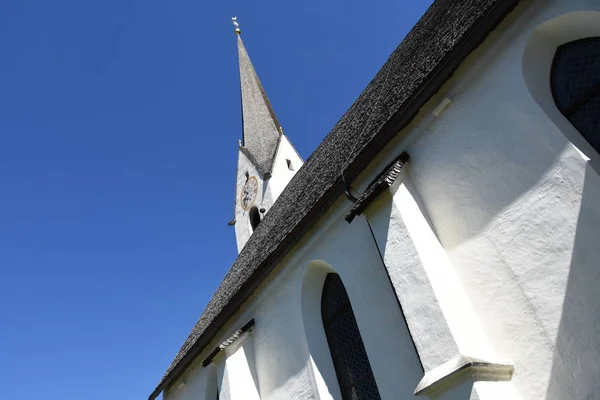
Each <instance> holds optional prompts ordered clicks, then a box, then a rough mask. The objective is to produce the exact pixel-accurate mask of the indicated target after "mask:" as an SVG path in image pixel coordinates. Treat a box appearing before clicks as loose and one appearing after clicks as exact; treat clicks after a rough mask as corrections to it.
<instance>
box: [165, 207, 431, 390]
mask: <svg viewBox="0 0 600 400" xmlns="http://www.w3.org/2000/svg"><path fill="white" fill-rule="evenodd" d="M340 204H341V205H342V206H343V208H340V207H337V210H335V212H334V213H332V214H331V215H330V216H328V217H327V218H325V219H324V220H323V222H322V223H321V224H320V225H319V226H318V227H315V229H314V231H313V233H312V235H309V237H310V239H309V240H307V241H304V242H303V243H301V244H300V245H299V246H298V248H297V249H296V251H294V252H293V254H292V255H291V256H290V257H288V258H286V259H285V260H284V261H283V262H282V263H281V264H280V265H279V266H278V267H277V269H276V271H274V272H273V273H272V274H271V275H270V276H269V277H268V278H267V280H266V281H265V282H264V283H263V284H262V285H261V286H260V288H259V289H258V290H257V291H256V292H255V294H254V295H253V296H252V297H251V299H249V300H248V301H247V302H246V303H245V305H244V306H243V307H242V309H241V310H240V311H239V312H238V313H237V314H236V315H235V316H234V317H233V318H232V319H231V320H230V321H229V322H228V323H227V325H226V326H225V327H224V328H223V330H222V332H221V333H220V334H219V335H218V336H217V337H216V338H215V340H214V341H213V344H211V346H212V347H211V346H207V348H206V349H205V350H204V351H203V354H202V355H201V356H199V357H198V359H202V358H203V357H205V356H206V354H208V353H209V352H210V350H212V348H214V346H215V345H217V344H218V343H219V342H221V341H224V340H226V339H227V337H229V336H228V335H231V332H233V331H235V330H236V329H239V327H241V326H242V325H244V324H245V323H246V322H248V320H249V319H251V318H254V319H255V326H254V328H253V329H252V333H251V334H250V338H249V339H246V342H244V348H246V343H247V342H248V341H249V340H251V343H252V351H251V352H250V353H251V354H249V352H248V351H245V356H246V363H247V365H248V367H247V368H248V369H249V371H250V372H251V373H250V375H252V376H253V380H252V381H253V384H254V385H255V387H256V389H257V391H258V393H259V395H260V398H261V399H263V400H264V399H290V398H293V399H300V400H302V399H327V398H331V399H340V396H339V388H338V386H337V379H336V377H335V371H334V369H333V364H332V362H331V356H330V354H329V349H328V347H327V345H326V339H325V335H324V331H323V327H322V322H321V316H320V291H321V289H322V285H323V280H324V276H325V275H321V276H320V278H318V279H316V278H315V276H314V275H313V276H312V278H311V272H314V271H315V268H317V267H318V268H324V266H326V268H329V270H331V271H333V270H335V271H336V272H337V273H338V274H339V275H340V277H341V278H342V281H343V283H344V285H345V287H346V290H347V292H348V296H349V298H350V301H351V303H352V307H353V311H354V314H355V316H356V320H357V324H358V326H359V329H360V332H361V335H362V339H363V342H364V345H365V349H366V351H367V354H368V357H369V360H370V364H371V367H372V370H373V373H374V376H375V379H376V382H377V385H378V389H379V391H380V393H381V397H382V399H390V400H392V399H397V398H398V397H397V396H398V393H403V394H405V395H406V396H411V395H412V393H413V391H414V389H415V387H416V385H417V384H418V382H419V380H420V379H421V378H422V376H423V370H422V368H421V366H420V364H419V361H418V358H417V354H416V352H415V350H414V346H413V345H412V342H411V339H410V335H409V333H408V330H407V328H406V324H405V322H404V320H403V318H402V314H401V312H400V309H399V307H398V303H397V300H396V297H395V294H394V291H393V288H392V286H391V284H390V282H389V279H388V277H387V275H386V272H385V269H384V268H383V266H382V265H381V259H380V258H379V255H378V253H377V250H376V247H375V244H374V241H373V238H372V237H371V234H370V231H369V229H368V226H366V224H364V223H359V224H354V223H353V224H352V225H348V224H347V223H346V222H345V221H344V220H343V215H344V212H345V210H346V208H347V206H349V203H347V202H343V201H342V202H341V203H340ZM316 260H327V262H325V261H316ZM334 267H335V268H334ZM321 271H324V270H323V269H322V270H321ZM310 296H318V297H310ZM373 327H377V328H376V329H373ZM323 341H325V342H323ZM315 343H317V345H316V346H315ZM219 357H222V358H223V359H224V360H225V361H223V362H225V363H226V365H228V364H227V363H228V361H227V360H228V358H227V357H228V356H227V354H224V355H220V356H219ZM229 357H230V356H229ZM238 361H239V360H238ZM242 364H243V363H242ZM188 374H191V375H195V374H196V375H202V374H203V371H202V368H198V369H194V370H192V371H190V372H188V373H186V375H188ZM242 375H243V376H245V378H243V379H242V381H243V382H246V383H249V382H250V380H249V379H247V376H248V373H245V374H242ZM222 379H223V382H222V388H223V391H222V392H221V393H222V395H223V397H221V398H230V397H224V396H225V395H226V396H230V393H231V389H232V387H233V386H232V385H236V384H237V383H236V382H237V381H236V379H235V378H234V377H233V376H231V370H229V369H227V370H226V374H225V375H224V377H223V378H222ZM181 390H183V387H182V388H179V387H178V383H177V382H176V383H175V384H174V385H173V386H172V388H170V389H169V391H168V392H167V394H166V396H165V399H166V400H171V399H175V398H176V399H178V400H187V397H179V394H178V393H179V391H181ZM199 393H200V392H199ZM231 398H233V397H231ZM198 399H200V400H202V399H203V398H202V397H198Z"/></svg>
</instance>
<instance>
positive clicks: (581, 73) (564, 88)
mask: <svg viewBox="0 0 600 400" xmlns="http://www.w3.org/2000/svg"><path fill="white" fill-rule="evenodd" d="M550 81H551V82H550V84H551V87H552V95H553V97H554V102H555V103H556V106H557V107H558V109H559V110H560V112H561V113H562V114H563V115H564V116H565V117H567V119H568V120H569V121H570V122H571V123H572V124H573V126H574V127H575V128H577V130H579V132H580V133H581V135H582V136H583V137H584V138H585V139H586V140H587V141H588V142H589V143H590V144H591V145H592V147H593V148H594V149H596V151H598V152H600V37H590V38H585V39H580V40H576V41H573V42H568V43H565V44H563V45H561V46H559V47H558V49H556V54H555V55H554V60H553V61H552V71H551V78H550Z"/></svg>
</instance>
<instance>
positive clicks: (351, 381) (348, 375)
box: [321, 273, 380, 400]
mask: <svg viewBox="0 0 600 400" xmlns="http://www.w3.org/2000/svg"><path fill="white" fill-rule="evenodd" d="M321 317H322V318H323V327H324V328H325V335H326V336H327V343H328V344H329V351H330V352H331V358H332V360H333V366H334V368H335V374H336V375H337V380H338V383H339V385H340V391H341V392H342V399H343V400H364V399H369V400H371V399H372V400H379V399H380V396H379V390H378V389H377V384H376V383H375V377H374V376H373V371H371V364H370V363H369V358H368V357H367V351H366V350H365V346H364V344H363V341H362V338H361V336H360V332H359V330H358V325H356V318H355V317H354V312H353V311H352V305H351V304H350V299H349V298H348V293H346V289H345V288H344V284H343V283H342V280H341V279H340V277H339V275H338V274H333V273H330V274H327V276H326V277H325V284H324V285H323V293H322V295H321Z"/></svg>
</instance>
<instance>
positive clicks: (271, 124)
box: [234, 20, 282, 175]
mask: <svg viewBox="0 0 600 400" xmlns="http://www.w3.org/2000/svg"><path fill="white" fill-rule="evenodd" d="M234 22H236V21H235V20H234ZM236 36H237V46H238V56H239V64H240V84H241V92H242V146H243V147H244V148H245V149H246V150H247V151H248V153H249V154H250V156H251V157H252V158H253V159H254V162H255V163H256V164H257V167H259V169H260V170H261V172H262V173H263V174H266V175H270V174H271V172H272V171H271V170H272V168H273V162H274V161H275V160H274V159H275V152H276V151H277V146H278V144H279V140H280V139H281V134H282V129H281V125H280V124H279V121H278V120H277V117H276V116H275V111H273V107H272V106H271V103H270V102H269V98H268V97H267V94H266V93H265V90H264V89H263V87H262V85H261V83H260V80H259V79H258V76H257V75H256V71H255V70H254V67H253V66H252V62H251V61H250V57H249V56H248V52H247V51H246V48H245V47H244V43H243V42H242V35H241V31H240V28H239V25H236Z"/></svg>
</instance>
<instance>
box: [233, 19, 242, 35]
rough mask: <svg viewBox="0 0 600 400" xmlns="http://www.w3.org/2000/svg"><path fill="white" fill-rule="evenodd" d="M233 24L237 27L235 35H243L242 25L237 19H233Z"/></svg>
mask: <svg viewBox="0 0 600 400" xmlns="http://www.w3.org/2000/svg"><path fill="white" fill-rule="evenodd" d="M231 22H232V23H233V26H235V34H236V35H239V34H241V33H242V30H241V29H240V24H239V23H238V22H237V17H231Z"/></svg>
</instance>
